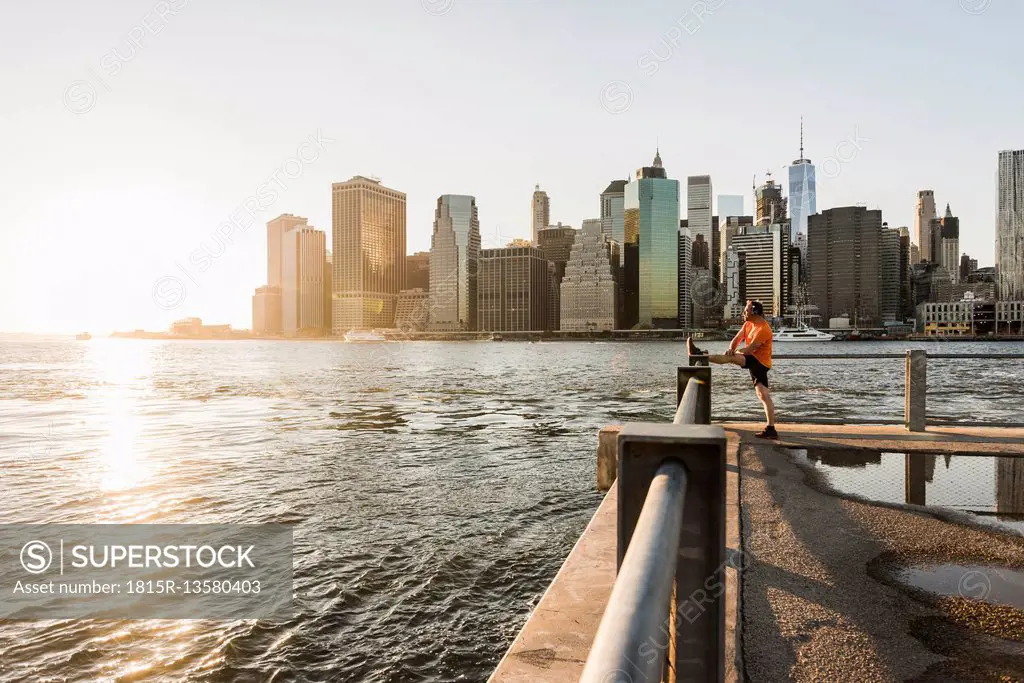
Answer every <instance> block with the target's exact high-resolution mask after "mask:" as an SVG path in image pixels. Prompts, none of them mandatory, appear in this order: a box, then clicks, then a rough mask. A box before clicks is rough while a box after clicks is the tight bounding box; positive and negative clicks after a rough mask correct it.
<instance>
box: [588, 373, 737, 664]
mask: <svg viewBox="0 0 1024 683" xmlns="http://www.w3.org/2000/svg"><path fill="white" fill-rule="evenodd" d="M678 387H679V390H677V397H678V406H677V408H676V414H675V419H674V420H673V423H672V424H671V425H667V424H649V423H643V424H636V423H634V424H627V425H624V426H623V428H622V430H621V431H620V432H619V437H618V449H617V450H618V487H619V489H618V511H617V512H618V517H617V522H618V524H617V527H618V543H617V555H618V575H617V577H616V580H615V586H614V588H613V589H612V593H611V596H610V598H609V600H608V606H607V608H606V609H605V612H604V616H603V618H602V619H601V625H600V627H599V628H598V632H597V637H596V638H595V640H594V644H593V646H592V648H591V651H590V656H589V657H588V659H587V663H586V667H585V668H584V670H583V675H582V677H581V678H580V681H581V683H607V682H608V681H620V680H621V681H650V682H652V683H653V682H654V681H663V680H672V681H680V682H681V681H720V680H722V677H723V675H724V638H725V631H724V623H725V621H724V618H725V617H724V607H725V602H724V599H723V598H724V596H723V595H717V596H715V597H713V598H709V596H708V595H707V594H705V593H704V592H703V591H702V590H701V589H702V587H703V586H704V585H705V583H706V580H707V578H708V577H709V576H712V575H713V574H714V573H715V572H716V571H717V570H718V569H719V568H720V567H721V566H722V565H723V558H724V557H725V432H724V430H723V429H722V428H721V427H714V426H711V425H709V424H708V423H709V421H710V418H711V370H710V368H706V367H691V368H679V382H678ZM695 591H701V594H702V598H703V600H702V601H701V602H700V608H701V609H700V612H699V614H698V615H697V617H696V618H692V619H691V617H693V605H692V604H690V601H688V600H685V599H684V596H685V595H686V594H687V593H688V592H689V593H694V592H695ZM687 605H689V606H690V608H691V610H690V612H689V613H687V611H686V608H687Z"/></svg>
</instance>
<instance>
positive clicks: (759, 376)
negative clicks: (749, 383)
mask: <svg viewBox="0 0 1024 683" xmlns="http://www.w3.org/2000/svg"><path fill="white" fill-rule="evenodd" d="M743 367H744V368H746V369H747V370H749V371H750V379H751V380H753V382H754V386H757V385H758V384H760V385H762V386H763V387H764V388H765V389H767V388H768V368H766V367H765V366H764V363H762V362H761V361H759V360H758V359H756V358H754V357H753V356H743Z"/></svg>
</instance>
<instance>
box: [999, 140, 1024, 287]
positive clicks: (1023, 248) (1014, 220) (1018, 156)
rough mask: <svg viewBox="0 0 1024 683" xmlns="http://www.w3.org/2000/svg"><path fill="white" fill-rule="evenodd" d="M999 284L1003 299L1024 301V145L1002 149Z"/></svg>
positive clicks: (1000, 169)
mask: <svg viewBox="0 0 1024 683" xmlns="http://www.w3.org/2000/svg"><path fill="white" fill-rule="evenodd" d="M997 197H998V218H997V222H996V279H997V282H996V285H997V290H998V295H999V298H1000V299H1002V300H1003V301H1024V149H1018V150H1014V151H1009V150H1006V151H1002V152H999V182H998V190H997Z"/></svg>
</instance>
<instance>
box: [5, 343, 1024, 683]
mask: <svg viewBox="0 0 1024 683" xmlns="http://www.w3.org/2000/svg"><path fill="white" fill-rule="evenodd" d="M709 346H710V347H711V349H712V350H720V349H723V348H724V347H725V345H724V344H715V343H712V344H709ZM905 348H928V349H930V350H935V351H939V352H944V353H986V352H1011V353H1012V352H1016V353H1022V352H1024V344H986V343H943V344H932V345H927V344H925V345H922V344H897V343H872V342H863V343H856V342H855V343H844V344H840V343H832V344H808V345H788V346H787V347H786V348H783V347H782V345H777V346H776V353H783V352H786V351H791V352H796V351H799V352H801V353H807V352H821V353H826V352H827V353H877V352H902V350H903V349H905ZM684 363H685V360H684V356H683V354H682V346H681V345H680V344H679V343H672V342H642V343H639V342H638V343H623V342H579V343H577V342H550V343H546V342H541V343H525V342H503V343H495V342H478V343H440V342H438V343H433V342H410V343H389V344H355V345H353V344H344V343H337V342H258V341H236V342H167V341H144V340H120V339H96V340H93V341H89V342H76V341H73V340H68V339H33V340H24V339H19V340H10V339H8V340H0V491H2V494H3V495H2V497H0V523H58V522H59V523H151V524H152V523H166V524H179V523H214V522H216V523H239V524H257V523H266V522H276V523H284V524H290V525H293V528H294V530H295V557H294V570H295V595H296V601H297V604H298V608H299V609H298V616H296V617H295V618H294V619H291V620H289V621H287V622H265V621H235V622H212V621H200V620H193V621H160V620H148V621H87V620H77V621H76V620H68V621H45V622H6V623H4V622H0V680H14V681H22V680H31V681H57V680H60V681H78V680H82V681H86V680H89V681H94V680H124V681H135V680H192V681H235V680H254V681H256V680H259V681H265V680H274V681H285V680H322V681H327V680H332V681H394V682H399V681H402V682H405V681H480V680H484V679H486V677H487V675H488V674H489V672H490V671H491V670H492V669H493V667H494V665H495V664H496V663H497V661H498V660H499V659H500V657H501V655H502V654H503V652H504V650H505V649H506V648H507V646H508V645H509V643H510V642H511V641H512V639H513V638H514V637H515V634H516V633H517V631H518V629H519V628H520V627H521V626H522V624H523V622H524V620H525V618H526V616H527V615H528V614H529V611H530V609H531V608H532V606H533V605H534V604H535V603H536V601H537V599H538V598H539V597H540V595H541V594H542V593H543V591H544V589H545V588H546V587H547V585H548V583H549V582H550V581H551V579H552V578H553V577H554V575H555V573H556V572H557V570H558V568H559V566H560V565H561V563H562V561H563V560H564V559H565V557H566V555H567V554H568V553H569V550H570V549H571V548H572V545H573V544H574V542H575V541H576V539H577V537H578V536H579V534H580V532H581V531H582V530H583V528H584V526H585V525H586V523H587V521H588V520H589V518H590V516H591V515H592V514H593V512H594V510H595V509H596V507H597V505H598V503H599V502H600V496H599V494H598V493H597V492H595V490H594V461H595V450H596V445H597V431H598V430H599V429H600V428H601V427H602V426H604V425H608V424H621V423H623V422H627V421H668V420H670V419H671V416H672V414H673V408H674V406H673V402H674V396H675V368H676V367H677V366H678V365H680V364H684ZM928 373H929V387H930V388H929V402H930V403H929V414H930V415H931V416H942V417H961V418H963V419H970V420H1013V421H1018V422H1024V412H1022V408H1021V404H1020V396H1021V390H1020V387H1021V385H1022V382H1024V361H981V360H973V361H972V360H957V361H939V360H933V361H930V362H929V369H928ZM772 382H773V385H774V386H773V389H774V391H775V396H776V402H777V405H778V409H779V415H780V423H781V425H782V426H781V427H780V429H782V430H783V431H784V428H785V416H786V415H787V414H790V415H800V416H804V417H815V416H818V417H822V416H826V417H857V418H888V419H899V418H900V417H901V415H902V409H903V363H902V361H900V360H859V361H858V360H849V361H845V360H844V361H831V360H821V361H782V360H780V361H778V362H777V363H776V367H775V369H774V371H773V373H772ZM713 386H714V391H713V397H714V412H715V415H716V416H733V415H751V416H753V415H757V403H756V401H755V399H754V396H753V392H752V391H751V390H750V380H749V377H748V376H747V375H746V373H745V372H744V371H741V370H739V369H737V368H716V369H715V371H714V384H713Z"/></svg>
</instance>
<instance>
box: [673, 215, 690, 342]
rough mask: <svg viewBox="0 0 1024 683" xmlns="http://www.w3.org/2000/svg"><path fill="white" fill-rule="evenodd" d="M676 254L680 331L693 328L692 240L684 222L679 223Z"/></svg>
mask: <svg viewBox="0 0 1024 683" xmlns="http://www.w3.org/2000/svg"><path fill="white" fill-rule="evenodd" d="M678 244H679V246H678V253H677V255H676V261H677V263H678V264H679V265H678V268H679V280H678V282H679V284H678V288H679V294H678V296H679V318H678V323H677V324H678V326H679V329H681V330H689V329H691V328H692V327H693V309H694V306H693V301H692V297H691V296H690V291H691V290H692V289H693V261H692V258H693V240H691V239H690V229H689V228H688V227H687V225H686V220H685V219H684V220H681V221H679V236H678Z"/></svg>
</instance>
